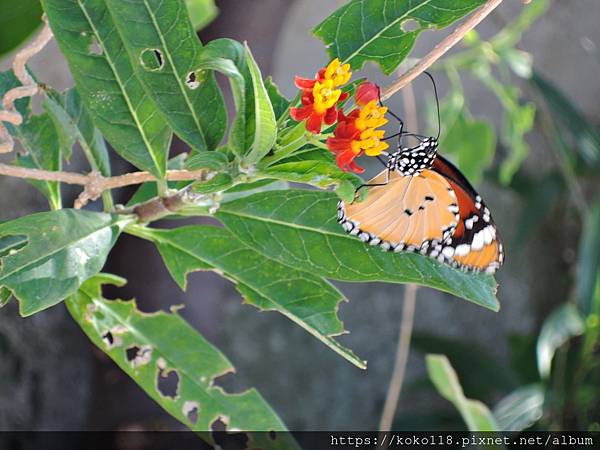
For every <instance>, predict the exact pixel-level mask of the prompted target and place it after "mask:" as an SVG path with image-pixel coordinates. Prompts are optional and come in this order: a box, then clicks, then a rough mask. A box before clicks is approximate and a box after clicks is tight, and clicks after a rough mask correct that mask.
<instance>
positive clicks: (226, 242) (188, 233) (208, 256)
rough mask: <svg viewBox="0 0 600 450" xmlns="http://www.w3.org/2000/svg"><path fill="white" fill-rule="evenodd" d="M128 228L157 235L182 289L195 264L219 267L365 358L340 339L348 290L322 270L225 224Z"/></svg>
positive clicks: (259, 303) (254, 299)
mask: <svg viewBox="0 0 600 450" xmlns="http://www.w3.org/2000/svg"><path fill="white" fill-rule="evenodd" d="M128 232H131V233H132V234H135V235H137V236H140V237H142V238H145V239H149V240H151V241H153V242H154V243H155V244H156V246H157V247H158V250H159V251H160V254H161V255H162V257H163V259H164V261H165V264H166V266H167V268H168V269H169V272H170V273H171V276H173V278H174V279H175V281H176V282H177V284H179V286H180V287H181V288H182V289H185V287H186V276H187V274H188V273H190V272H193V271H196V270H214V271H215V272H217V273H219V274H221V275H222V276H224V277H226V278H228V279H230V280H231V281H232V282H234V283H235V284H236V286H237V289H238V291H239V292H240V293H241V294H242V295H243V296H244V299H245V301H246V302H247V303H249V304H251V305H254V306H256V307H257V308H259V309H260V310H263V311H279V312H280V313H281V314H283V315H284V316H286V317H287V318H289V319H290V320H292V321H294V322H295V323H297V324H298V325H300V326H301V327H302V328H304V329H305V330H306V331H308V332H309V333H311V334H312V335H313V336H315V337H316V338H317V339H319V340H320V341H321V342H323V343H324V344H325V345H327V346H328V347H330V348H331V349H332V350H333V351H335V352H337V353H338V354H340V355H341V356H343V357H344V358H346V359H347V360H348V361H350V362H351V363H353V364H355V365H356V366H358V367H361V368H365V367H366V366H365V363H364V361H362V360H360V359H359V358H357V357H356V355H354V354H353V353H352V352H351V351H350V350H348V349H346V348H345V347H343V346H342V345H340V344H339V343H338V342H337V341H336V340H334V339H333V337H334V336H337V335H339V334H342V333H344V325H343V323H342V322H341V321H340V320H339V319H338V317H337V310H338V307H339V303H340V302H341V301H343V300H345V299H344V297H343V295H342V294H341V293H340V292H339V291H338V290H337V289H336V288H334V287H333V286H332V285H331V284H329V283H328V282H327V281H325V280H323V279H322V278H320V277H319V276H316V275H312V274H310V273H307V272H302V271H300V270H297V269H293V268H290V267H286V266H284V265H282V264H279V263H278V262H276V261H274V260H272V259H269V258H266V257H264V256H263V255H261V254H260V253H258V252H256V251H255V250H253V249H252V248H250V247H248V246H246V245H245V244H244V243H242V242H241V241H239V240H238V239H236V237H235V235H234V234H232V233H230V232H229V231H228V230H226V229H224V228H217V227H212V226H187V227H180V228H177V229H173V230H157V229H149V228H144V229H140V228H139V227H136V228H135V229H128Z"/></svg>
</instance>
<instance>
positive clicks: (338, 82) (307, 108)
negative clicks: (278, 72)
mask: <svg viewBox="0 0 600 450" xmlns="http://www.w3.org/2000/svg"><path fill="white" fill-rule="evenodd" d="M351 76H352V72H350V65H349V64H341V63H340V60H339V59H337V58H336V59H334V60H333V61H331V63H329V65H328V66H327V67H324V68H322V69H321V70H319V72H318V73H317V74H316V75H315V79H314V80H309V79H306V78H301V77H298V76H297V77H296V79H295V82H296V83H295V84H296V87H297V88H298V89H300V90H302V106H301V107H299V108H290V115H291V117H292V119H294V120H295V121H297V122H301V121H303V120H304V121H306V129H307V130H308V131H309V132H311V133H314V134H319V133H320V132H321V128H322V126H323V123H325V124H326V125H333V124H334V123H335V121H336V119H337V104H338V103H339V102H341V101H344V100H346V99H347V98H348V94H346V93H344V92H342V90H341V89H339V87H340V86H342V85H344V84H346V83H347V82H348V80H349V79H350V77H351Z"/></svg>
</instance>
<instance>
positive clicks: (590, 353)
mask: <svg viewBox="0 0 600 450" xmlns="http://www.w3.org/2000/svg"><path fill="white" fill-rule="evenodd" d="M237 3H238V2H237V1H232V2H227V1H223V2H218V1H217V5H215V4H214V3H213V2H212V1H210V0H188V7H189V10H190V15H191V17H192V20H194V19H193V18H194V8H195V7H198V8H204V9H203V11H205V10H206V8H211V9H212V10H213V11H214V14H213V17H217V6H219V8H221V9H223V10H224V19H225V18H229V19H231V17H233V21H232V22H231V24H230V26H229V30H228V31H229V34H227V35H229V36H231V33H230V31H231V27H236V26H237V28H236V30H245V31H240V36H233V37H235V38H239V39H241V38H246V37H248V38H249V39H251V38H256V39H258V37H257V36H259V35H260V33H258V34H257V32H256V30H254V31H249V30H248V29H246V28H244V26H243V25H240V24H239V23H237V22H236V21H235V20H242V19H240V18H239V14H238V15H237V16H236V15H235V14H233V13H232V12H231V11H232V10H233V9H235V8H236V6H235V4H237ZM267 3H269V2H265V4H267ZM271 3H272V2H271ZM275 3H277V7H278V8H280V9H279V10H282V11H283V10H287V6H286V7H283V6H281V4H280V2H275ZM333 3H335V2H333ZM9 4H10V5H9ZM200 4H202V5H200ZM555 4H556V1H550V0H534V1H533V2H532V3H531V4H530V5H528V6H527V7H523V8H522V12H521V13H520V15H518V17H517V18H515V19H512V20H510V21H503V19H502V16H500V15H494V16H493V17H492V18H491V19H490V20H495V21H497V22H498V23H497V25H498V27H497V28H498V29H499V30H500V31H499V32H498V33H496V34H495V35H492V36H491V37H486V38H483V37H482V36H481V35H480V34H479V33H477V32H472V33H470V34H469V35H468V37H467V39H465V41H464V43H463V44H464V45H463V47H462V48H461V49H460V50H459V51H457V52H454V53H452V54H451V55H449V56H448V57H445V58H443V59H442V60H440V61H439V62H438V63H437V64H436V65H435V66H434V67H433V68H432V72H433V74H434V76H435V77H436V80H441V81H442V82H446V83H447V85H448V86H449V87H448V89H444V90H443V93H442V97H441V98H440V101H441V119H442V130H443V133H442V142H441V145H440V148H441V149H442V150H441V151H443V152H444V153H445V154H448V155H449V156H450V158H451V159H453V160H454V161H455V162H456V163H457V164H458V165H459V167H460V168H461V169H462V170H463V171H464V172H465V174H466V175H467V177H468V178H469V179H470V180H471V181H472V182H473V184H475V185H477V184H479V183H485V184H486V185H491V186H492V189H494V192H497V191H496V189H497V190H498V192H502V193H505V192H507V193H509V194H510V195H511V196H516V197H517V198H518V199H519V202H520V204H523V205H525V207H523V208H520V209H518V210H515V211H514V212H513V211H510V213H511V214H510V217H509V219H507V220H506V221H505V223H506V224H510V225H511V227H510V228H508V227H506V228H508V229H506V228H505V229H504V230H503V231H505V233H504V239H505V241H507V247H508V248H509V250H510V252H509V255H508V258H509V259H508V264H509V265H510V264H511V260H516V261H521V262H522V261H524V260H525V261H527V259H524V258H525V256H527V255H525V256H524V255H523V254H521V255H519V252H520V251H521V249H522V248H524V247H525V244H526V243H527V242H528V241H530V240H532V239H533V237H534V236H535V235H536V233H538V232H539V231H540V230H541V229H543V228H546V227H548V226H549V224H550V225H551V226H552V228H553V230H559V231H558V232H557V233H556V241H546V242H544V245H546V246H548V247H549V250H551V251H550V254H551V255H553V257H555V258H556V259H560V260H561V264H557V266H559V267H561V271H560V272H556V273H554V274H552V275H553V276H554V277H556V278H560V280H561V281H560V282H561V283H564V284H565V288H564V292H567V295H566V296H565V297H564V298H551V299H548V300H549V301H548V303H547V304H545V305H543V306H542V307H539V311H537V312H536V323H535V326H534V327H533V331H532V332H530V333H518V334H516V333H515V334H512V335H510V336H508V337H507V338H506V340H507V342H502V343H501V344H502V345H506V346H507V347H508V349H509V355H508V360H506V358H502V357H498V356H497V355H496V354H494V352H492V351H490V349H489V348H487V347H486V346H485V345H484V344H482V343H478V342H475V341H474V340H473V339H469V338H468V331H465V333H464V336H463V337H448V336H447V335H443V334H441V333H436V330H428V331H426V332H425V331H422V330H418V331H417V332H415V334H414V336H413V340H412V346H411V352H412V353H413V356H414V355H416V356H417V357H418V358H421V359H424V358H425V355H431V354H435V355H434V356H429V357H428V358H427V360H426V361H427V369H428V371H427V373H425V372H423V373H422V374H420V375H418V376H414V377H411V378H410V379H409V380H408V381H407V382H406V384H405V386H404V391H403V395H408V396H412V395H414V394H419V393H426V394H425V397H424V398H431V397H427V395H431V393H433V392H434V390H437V391H438V392H439V394H440V395H441V396H443V397H445V398H447V399H448V400H449V401H450V402H452V404H453V405H454V406H455V407H456V409H452V408H450V407H449V404H444V403H440V402H435V401H433V402H430V403H428V404H427V405H425V407H424V408H423V407H422V406H423V405H421V407H420V408H419V410H418V411H416V412H410V413H407V412H405V411H403V410H402V409H400V411H399V413H398V414H397V416H396V418H395V421H394V428H395V429H398V430H402V429H404V430H415V429H423V430H431V429H437V430H443V429H464V428H465V427H470V428H473V427H474V426H475V425H474V423H477V424H481V423H483V422H482V421H485V424H486V426H487V427H488V428H490V429H492V428H497V429H502V430H524V429H536V430H548V429H551V430H559V429H578V430H591V431H600V382H599V381H598V380H600V363H599V361H600V359H599V358H598V356H599V355H600V195H599V192H600V190H599V189H598V188H599V187H600V176H599V173H600V128H599V127H598V125H597V121H594V120H591V119H589V118H588V117H587V116H586V114H584V112H583V111H582V110H581V109H580V107H579V106H578V105H577V104H576V103H574V102H573V101H572V100H571V99H570V97H569V95H568V94H566V93H565V92H563V91H562V90H561V89H560V88H559V87H558V86H556V85H555V84H554V83H553V82H551V81H549V79H548V77H547V76H545V75H544V74H542V73H540V72H539V71H538V70H537V69H536V64H535V61H534V60H533V58H532V57H531V55H530V54H529V53H527V51H525V49H523V48H521V45H520V41H521V37H522V35H523V34H524V33H525V32H527V31H528V30H529V29H530V28H531V27H533V26H535V22H536V20H538V19H540V18H541V17H543V15H544V14H546V13H548V12H549V10H550V9H551V8H552V7H554V6H555ZM338 6H339V5H338ZM267 7H272V5H267ZM279 10H278V11H279ZM0 11H3V12H5V11H10V12H11V14H14V15H11V14H4V15H3V16H2V17H0V43H1V44H2V45H0V56H1V55H2V54H6V53H8V52H10V51H11V50H13V49H15V48H16V47H18V46H19V45H20V44H21V43H22V42H23V41H24V40H25V39H27V37H29V36H30V35H31V34H32V33H33V32H34V31H35V30H36V29H37V28H38V26H39V24H40V20H39V17H40V11H41V8H40V6H39V2H37V1H35V0H31V1H25V0H23V1H21V2H9V1H6V0H2V1H0ZM202 17H203V21H202V22H196V23H195V24H194V25H195V26H196V28H197V29H201V28H203V27H205V26H206V25H207V24H208V23H207V22H208V20H205V17H206V16H205V15H202ZM236 18H237V19H236ZM247 20H248V21H251V20H253V19H251V18H247ZM240 23H241V22H240ZM313 25H314V23H313ZM218 27H221V28H218ZM227 28H228V27H227V25H224V24H223V23H222V22H221V23H219V19H218V18H217V22H216V25H213V26H212V27H209V28H208V29H207V30H204V32H203V33H204V35H205V36H207V37H211V38H214V37H220V35H221V34H225V33H226V32H224V31H223V30H227ZM265 29H266V28H265ZM279 31H280V30H279V29H270V30H269V32H270V33H271V35H269V36H268V39H267V41H268V42H269V45H271V43H272V41H273V36H277V35H278V33H279ZM303 31H305V30H303ZM5 36H6V37H5ZM8 37H10V38H8ZM259 37H260V36H259ZM584 42H585V41H584ZM251 44H252V42H251ZM588 45H592V46H593V43H592V44H589V43H588ZM272 51H273V49H272V47H269V46H268V45H265V46H263V47H259V48H258V50H257V59H258V60H259V63H260V65H261V67H265V68H266V67H268V65H269V61H270V56H271V53H272ZM266 55H269V56H266ZM559 56H560V55H559ZM559 56H557V58H558V57H559ZM560 57H562V58H563V61H564V65H565V70H568V71H571V72H573V76H593V75H590V74H581V73H577V67H571V65H570V64H569V56H568V55H562V56H560ZM589 57H590V58H593V56H592V53H590V56H589ZM267 72H268V70H265V73H267ZM308 72H309V71H308ZM465 80H468V81H467V83H470V82H472V80H475V81H477V82H478V83H480V84H481V85H482V86H483V87H485V89H486V90H488V91H489V92H491V93H493V95H494V96H495V98H496V100H497V102H498V105H499V107H500V109H501V115H502V121H501V124H500V126H495V125H494V123H493V121H492V120H490V119H489V117H487V116H486V115H485V114H482V113H481V112H480V111H474V109H473V108H472V107H471V106H472V105H471V103H472V102H471V101H470V100H471V99H470V97H469V95H468V93H467V92H466V89H465V84H467V83H465ZM419 106H423V108H424V109H426V114H425V115H424V116H425V117H426V119H427V120H426V123H428V124H435V123H436V119H435V117H434V114H435V107H434V100H433V98H432V96H431V92H430V93H429V96H428V99H427V104H426V105H421V104H420V105H419ZM428 129H429V132H431V133H433V134H435V126H434V125H432V126H430V127H428ZM533 132H537V133H539V134H540V135H541V141H538V142H543V149H542V150H541V151H538V152H534V151H533V149H531V148H530V144H529V142H530V139H529V137H530V134H531V133H533ZM532 155H534V156H532ZM540 155H542V156H541V157H542V158H543V161H540V160H539V158H540ZM490 203H493V201H492V202H490ZM498 215H499V214H498V213H496V216H498ZM545 235H546V236H547V235H548V234H547V233H546V234H545ZM571 244H573V245H575V247H576V248H578V250H577V251H576V252H575V254H573V255H569V256H568V257H564V258H563V255H562V254H561V253H560V252H563V253H565V252H566V250H568V249H569V247H570V245H571ZM123 248H128V247H127V246H126V245H125V246H124V247H123ZM129 248H131V247H129ZM123 259H125V257H123ZM527 263H528V264H536V262H535V261H527ZM119 264H120V263H119V262H118V261H117V262H115V261H113V262H112V265H113V268H114V266H119ZM127 278H133V279H134V280H135V276H133V277H130V276H129V275H128V276H127ZM535 281H536V282H539V283H540V284H544V283H547V282H548V283H549V281H550V280H545V279H539V280H535ZM549 284H550V283H549ZM132 286H135V282H134V283H132ZM132 289H136V288H135V287H132ZM215 289H217V288H215ZM219 292H220V291H218V289H217V291H216V293H217V294H219ZM1 294H2V293H1V292H0V302H2V301H3V297H2V296H1ZM140 296H141V295H140ZM501 299H502V297H501ZM515 301H527V299H526V298H524V297H523V296H520V297H515ZM460 306H462V305H459V307H460ZM533 307H534V306H532V308H533ZM210 315H211V313H210V311H208V316H209V317H210ZM498 320H502V319H498ZM261 323H262V322H261ZM257 329H260V326H258V328H257ZM208 335H209V336H211V337H212V338H213V339H216V336H217V333H216V332H215V331H213V333H212V334H211V333H210V332H209V333H208ZM229 339H232V338H229ZM249 355H250V356H249V358H251V355H252V352H249ZM439 355H445V358H444V357H442V356H439ZM287 356H289V355H288V354H287V353H286V357H287ZM242 359H243V358H242ZM387 359H388V360H389V359H391V356H389V357H388V358H387ZM104 364H105V363H104ZM254 364H256V362H255V361H254ZM236 365H238V366H242V367H243V366H244V361H243V360H242V361H240V363H239V364H237V363H236ZM104 370H105V374H106V373H109V371H108V370H107V369H106V368H104ZM282 370H284V369H282ZM375 370H377V369H375ZM240 372H243V370H240ZM296 375H297V373H296ZM112 376H113V377H114V376H115V375H114V373H113V375H112ZM283 376H285V375H283V374H282V377H283ZM379 380H381V382H382V383H387V379H385V378H380V379H379ZM292 381H293V380H292ZM125 382H126V381H125ZM224 384H226V383H224ZM274 384H275V385H276V386H277V383H276V382H274ZM292 384H293V383H292ZM448 386H452V387H454V388H456V387H457V386H459V387H460V392H461V393H462V394H463V395H460V396H457V397H455V396H449V395H448V391H447V388H448ZM280 387H281V386H279V388H280ZM344 387H345V389H348V388H350V387H351V386H349V385H345V386H344ZM260 389H261V391H262V390H263V388H262V387H261V388H260ZM265 390H266V391H267V392H269V390H268V388H266V389H265ZM454 391H455V392H456V389H455V390H454ZM116 395H119V394H118V391H117V394H116ZM272 395H273V394H272V393H271V396H272ZM268 396H269V395H267V397H268ZM474 400H476V401H477V402H475V403H473V401H474ZM402 401H403V400H402V398H401V402H402ZM117 403H118V402H117ZM380 403H381V399H379V400H378V401H377V404H378V405H379V404H380ZM486 405H487V406H486ZM329 407H330V405H329ZM117 408H118V407H115V408H114V409H117ZM276 409H279V408H276ZM128 411H129V412H130V413H131V414H132V416H135V413H134V412H132V411H131V410H128ZM287 414H288V413H287V412H286V411H285V410H284V411H282V417H283V418H284V420H286V421H288V420H287V418H286V415H287ZM91 417H92V419H95V420H97V421H98V422H100V423H106V420H105V419H103V418H100V417H98V414H96V416H95V417H94V414H91ZM103 420H104V422H103ZM123 420H124V422H127V419H123ZM313 423H314V422H313ZM288 424H289V425H290V427H291V428H295V426H294V425H295V424H294V422H293V420H292V421H291V423H290V421H288ZM337 425H338V428H345V424H344V423H338V424H337Z"/></svg>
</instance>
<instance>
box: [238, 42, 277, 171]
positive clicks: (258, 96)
mask: <svg viewBox="0 0 600 450" xmlns="http://www.w3.org/2000/svg"><path fill="white" fill-rule="evenodd" d="M246 61H247V62H248V68H249V70H250V77H251V79H252V89H253V92H254V124H253V128H254V142H253V143H252V147H251V148H250V153H248V154H247V155H246V156H245V157H244V163H245V164H246V165H248V166H250V165H252V164H255V163H257V162H258V161H260V160H261V159H262V158H263V157H264V156H265V155H266V154H267V153H269V152H270V151H271V149H272V148H273V145H275V141H276V140H277V121H276V120H275V113H274V111H273V105H271V100H270V99H269V94H268V93H267V89H266V88H265V85H264V83H263V79H262V75H261V73H260V69H259V67H258V65H257V64H256V61H254V58H253V57H252V53H251V52H250V49H249V48H248V45H246ZM248 125H250V124H248ZM248 125H247V126H248Z"/></svg>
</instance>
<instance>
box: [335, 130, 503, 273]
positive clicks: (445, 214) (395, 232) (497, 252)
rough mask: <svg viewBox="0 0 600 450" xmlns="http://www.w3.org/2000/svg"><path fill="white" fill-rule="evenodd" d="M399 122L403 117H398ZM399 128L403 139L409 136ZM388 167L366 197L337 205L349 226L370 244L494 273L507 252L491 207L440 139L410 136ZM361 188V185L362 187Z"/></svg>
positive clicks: (373, 181)
mask: <svg viewBox="0 0 600 450" xmlns="http://www.w3.org/2000/svg"><path fill="white" fill-rule="evenodd" d="M398 120H400V119H399V118H398ZM407 134H409V133H405V132H403V131H402V126H401V128H400V133H399V135H400V137H402V136H403V135H407ZM410 135H412V136H414V137H416V138H417V139H419V144H418V145H415V146H412V147H406V146H401V145H400V144H399V149H398V151H396V152H394V153H391V154H389V155H387V156H388V160H387V162H386V163H385V164H386V169H385V170H383V171H382V172H381V173H379V174H378V175H377V176H376V177H374V178H373V179H371V180H370V181H369V182H368V183H367V184H365V185H364V186H367V187H369V191H368V194H367V196H366V198H365V200H364V201H361V202H359V201H357V200H355V201H354V202H352V203H351V204H348V205H347V204H345V203H344V202H343V201H340V202H339V203H338V222H339V223H340V224H341V225H342V227H343V228H344V230H345V231H346V232H347V233H349V234H351V235H354V236H358V237H359V238H360V239H361V240H362V241H364V242H366V243H368V244H370V245H378V246H380V247H381V248H382V249H383V250H386V251H393V252H404V251H406V252H415V253H420V254H423V255H428V256H430V257H433V258H435V259H437V260H438V261H440V262H443V263H446V264H450V265H452V266H453V267H457V268H460V269H463V270H468V271H476V272H486V273H494V272H495V271H496V270H497V269H498V268H499V267H500V266H501V265H502V263H503V262H504V250H503V247H502V243H501V241H500V237H499V235H498V230H497V228H496V225H495V224H494V221H493V220H492V215H491V213H490V210H489V209H488V207H487V206H486V205H485V203H484V202H483V200H482V198H481V196H480V195H479V194H478V193H477V191H476V190H475V189H474V188H473V186H472V185H471V184H470V183H469V181H468V180H467V179H466V178H465V176H464V175H463V174H462V173H461V172H460V171H459V170H458V169H457V168H456V167H455V166H454V165H453V164H452V163H451V162H450V161H448V160H447V159H446V158H444V157H442V156H441V155H439V154H438V152H437V148H438V138H439V136H438V138H435V137H424V136H420V135H415V134H410ZM359 189H360V188H359Z"/></svg>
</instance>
